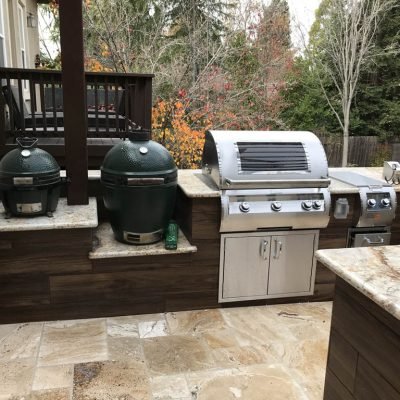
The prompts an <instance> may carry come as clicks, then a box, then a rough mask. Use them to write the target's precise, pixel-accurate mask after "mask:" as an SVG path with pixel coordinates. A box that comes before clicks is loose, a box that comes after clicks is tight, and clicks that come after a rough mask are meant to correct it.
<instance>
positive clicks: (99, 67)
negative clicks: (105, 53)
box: [85, 57, 112, 72]
mask: <svg viewBox="0 0 400 400" xmlns="http://www.w3.org/2000/svg"><path fill="white" fill-rule="evenodd" d="M85 71H91V72H112V69H111V68H107V67H105V66H104V65H103V64H102V63H101V62H100V61H99V60H96V59H95V58H90V57H87V58H85Z"/></svg>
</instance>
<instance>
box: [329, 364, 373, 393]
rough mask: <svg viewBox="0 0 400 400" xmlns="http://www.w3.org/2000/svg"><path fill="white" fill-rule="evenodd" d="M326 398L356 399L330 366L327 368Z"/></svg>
mask: <svg viewBox="0 0 400 400" xmlns="http://www.w3.org/2000/svg"><path fill="white" fill-rule="evenodd" d="M324 400H356V399H355V397H353V395H352V394H351V393H350V392H349V391H348V390H347V389H346V387H345V386H344V385H343V383H342V382H340V380H339V379H338V378H337V377H336V375H335V374H334V373H333V372H332V371H331V370H330V369H329V368H328V369H327V370H326V379H325V389H324ZM375 400H377V399H375Z"/></svg>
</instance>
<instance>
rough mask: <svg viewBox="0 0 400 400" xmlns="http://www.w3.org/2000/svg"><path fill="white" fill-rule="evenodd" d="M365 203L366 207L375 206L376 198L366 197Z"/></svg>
mask: <svg viewBox="0 0 400 400" xmlns="http://www.w3.org/2000/svg"><path fill="white" fill-rule="evenodd" d="M367 205H368V207H375V206H376V200H375V199H368V200H367Z"/></svg>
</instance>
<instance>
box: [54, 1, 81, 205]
mask: <svg viewBox="0 0 400 400" xmlns="http://www.w3.org/2000/svg"><path fill="white" fill-rule="evenodd" d="M59 4H60V37H61V62H62V86H63V98H64V135H65V163H66V169H67V177H68V180H69V183H68V189H67V198H68V204H69V205H74V204H88V152H87V141H86V136H87V108H86V83H85V72H84V53H83V18H82V0H60V3H59Z"/></svg>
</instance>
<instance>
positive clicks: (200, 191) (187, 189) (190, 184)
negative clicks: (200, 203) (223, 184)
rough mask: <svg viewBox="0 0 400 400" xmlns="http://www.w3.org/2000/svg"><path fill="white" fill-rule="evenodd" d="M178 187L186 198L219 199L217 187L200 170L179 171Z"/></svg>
mask: <svg viewBox="0 0 400 400" xmlns="http://www.w3.org/2000/svg"><path fill="white" fill-rule="evenodd" d="M178 185H179V186H180V188H181V189H182V190H183V192H184V193H185V194H186V196H188V197H220V196H221V194H220V191H219V189H218V187H217V185H215V184H214V182H213V181H212V180H211V179H208V178H207V177H206V176H204V175H203V174H202V172H201V169H180V170H179V171H178Z"/></svg>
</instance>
